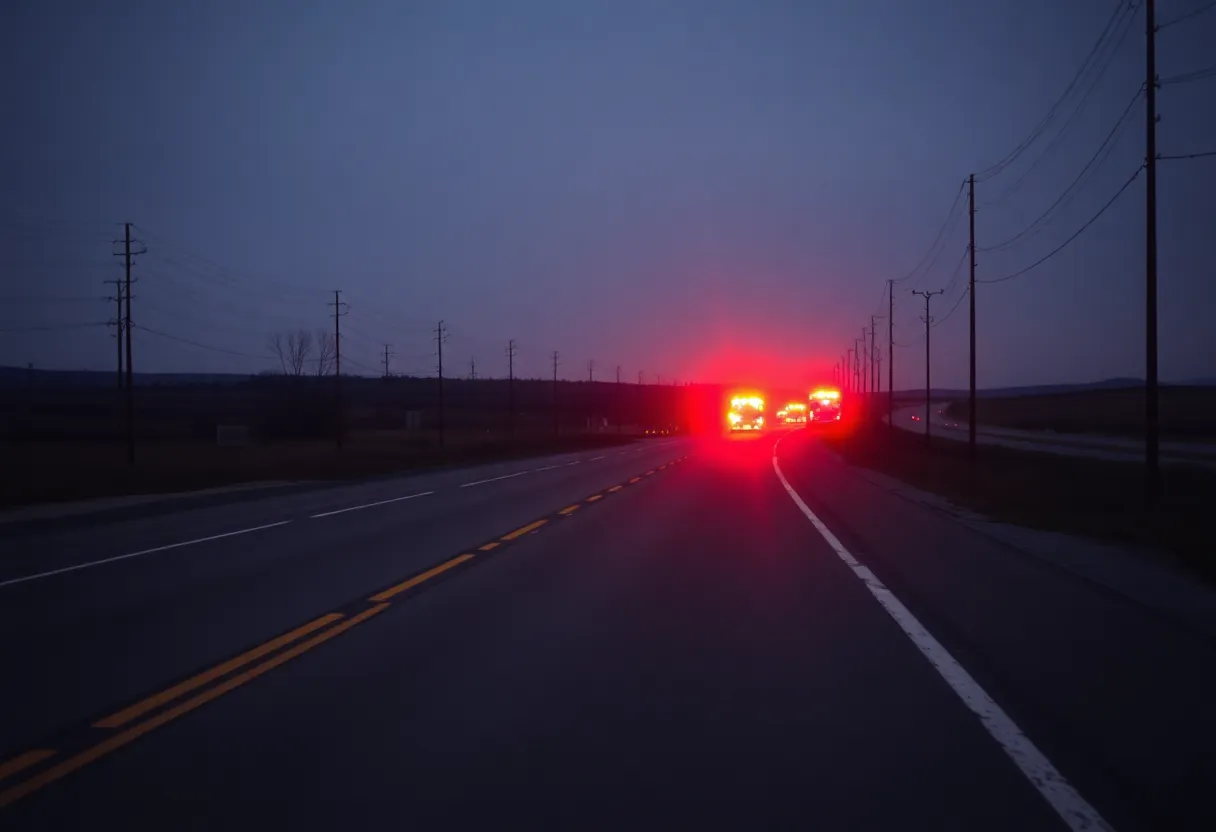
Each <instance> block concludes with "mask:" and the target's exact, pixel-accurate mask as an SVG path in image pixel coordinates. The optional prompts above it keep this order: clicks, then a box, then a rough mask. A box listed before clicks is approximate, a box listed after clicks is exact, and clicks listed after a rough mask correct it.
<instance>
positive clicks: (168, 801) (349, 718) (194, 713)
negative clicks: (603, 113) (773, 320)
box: [0, 430, 1216, 830]
mask: <svg viewBox="0 0 1216 832" xmlns="http://www.w3.org/2000/svg"><path fill="white" fill-rule="evenodd" d="M0 624H2V627H0V633H2V635H0V651H2V653H0V660H2V662H3V664H2V666H3V668H4V672H3V677H2V678H3V684H2V686H0V689H2V690H3V696H2V698H0V708H2V711H0V712H3V713H4V714H5V715H6V719H5V720H3V724H2V725H0V806H3V808H0V823H2V824H3V828H4V829H6V830H18V829H79V828H82V827H86V826H87V827H95V826H106V827H110V828H118V829H166V828H172V829H183V828H198V829H216V828H244V827H248V826H255V825H256V826H266V825H267V824H273V826H274V828H308V829H312V828H320V829H334V828H353V827H356V826H359V825H363V824H368V823H377V824H379V825H383V826H387V827H397V826H405V825H409V826H413V827H418V826H421V827H424V828H430V827H444V828H450V827H452V826H455V825H457V824H459V823H465V822H469V823H471V822H474V821H476V820H478V819H484V818H487V817H494V818H495V819H497V820H500V821H508V822H512V823H515V824H523V823H527V824H529V825H533V826H535V825H561V826H565V827H569V826H572V825H575V824H577V825H578V826H579V827H585V826H589V825H590V826H597V827H598V826H602V827H613V828H619V827H620V826H621V825H623V824H624V823H638V824H641V825H647V826H654V825H659V824H660V823H661V824H663V825H670V824H671V823H672V822H680V823H684V824H688V823H689V822H690V821H703V822H704V821H709V822H712V823H714V824H715V825H725V824H729V825H738V826H747V827H749V828H752V827H755V826H757V825H758V824H763V823H775V822H782V821H784V822H787V823H796V824H798V825H799V826H800V827H806V828H815V829H844V828H849V829H903V828H910V829H935V830H944V829H986V830H988V829H1002V830H1003V829H1010V830H1014V829H1016V830H1026V829H1033V830H1039V829H1043V830H1051V829H1070V828H1071V829H1084V828H1103V826H1104V825H1105V826H1108V827H1109V828H1114V829H1120V830H1129V829H1144V830H1160V829H1171V830H1180V829H1212V828H1216V805H1214V804H1213V803H1212V802H1211V801H1210V800H1209V799H1208V792H1209V789H1210V784H1211V783H1212V782H1213V778H1214V777H1216V762H1214V761H1216V756H1214V755H1213V754H1212V753H1211V748H1212V747H1213V740H1216V717H1214V715H1213V709H1212V708H1211V702H1212V701H1214V696H1216V644H1214V643H1213V641H1212V640H1211V638H1210V637H1208V636H1204V635H1201V634H1200V633H1198V632H1196V631H1192V630H1189V629H1187V628H1185V627H1182V626H1180V625H1178V624H1176V623H1173V622H1172V621H1171V620H1170V619H1169V618H1166V617H1163V616H1161V615H1159V614H1157V613H1156V612H1154V611H1152V610H1149V609H1147V608H1145V607H1141V606H1138V605H1137V604H1135V603H1133V602H1131V601H1129V600H1128V599H1126V598H1124V597H1122V596H1119V595H1116V594H1113V593H1111V592H1110V591H1108V590H1105V589H1102V588H1100V587H1098V586H1096V585H1094V584H1091V583H1088V582H1087V581H1085V580H1083V579H1080V578H1078V577H1076V576H1074V575H1072V574H1069V573H1065V572H1062V571H1060V570H1058V569H1056V568H1054V567H1052V566H1050V565H1048V564H1046V563H1044V562H1040V561H1037V560H1034V559H1031V558H1028V557H1027V556H1025V555H1023V554H1021V553H1018V552H1016V551H1014V550H1011V549H1008V548H1006V547H1004V546H1003V545H1002V544H999V543H997V542H996V541H994V540H992V539H991V538H988V537H985V536H983V535H981V534H978V533H976V532H975V531H973V530H971V529H968V528H966V527H963V526H960V525H958V524H956V523H955V522H954V521H953V520H951V519H950V518H949V517H947V516H946V515H944V514H940V513H937V512H934V511H931V510H928V509H926V508H924V507H922V506H919V505H914V504H912V503H909V502H907V501H905V500H902V499H900V498H898V497H897V496H895V495H892V494H890V493H888V492H886V491H883V490H881V489H880V488H878V487H877V486H875V485H874V484H872V483H871V482H870V481H868V480H865V479H863V478H861V477H859V476H857V474H856V472H854V471H852V470H851V469H849V468H847V467H846V466H844V465H843V463H840V462H838V461H836V459H835V458H834V457H832V456H830V455H828V454H827V453H826V452H825V451H824V450H823V449H822V448H821V447H820V445H819V444H818V441H817V440H816V438H815V436H814V435H813V433H812V432H810V431H805V430H804V431H798V432H794V433H783V434H765V435H760V436H747V437H738V438H736V439H732V440H726V439H722V440H717V439H715V440H708V439H707V440H698V441H691V440H676V441H667V442H662V443H653V444H647V445H643V446H641V447H637V448H634V447H630V448H627V449H625V450H624V451H620V450H614V451H609V452H600V453H584V454H575V455H568V456H564V457H558V458H553V459H548V460H543V461H540V462H531V463H519V462H516V463H510V464H500V465H497V466H487V467H484V468H481V469H471V470H466V471H447V472H442V473H436V474H427V475H419V476H414V477H406V478H401V479H397V480H384V481H379V482H376V483H371V484H366V485H360V486H349V487H343V488H331V489H326V490H324V491H317V492H308V493H303V494H294V495H289V496H283V497H273V498H263V499H250V500H249V501H246V502H242V503H237V504H228V505H223V506H213V507H210V508H205V509H197V510H193V511H187V512H182V513H180V514H173V515H166V516H160V517H155V518H149V519H146V520H140V521H123V522H118V523H114V524H111V525H107V526H102V527H93V528H89V529H76V530H63V531H60V532H55V533H46V534H39V535H37V536H29V535H27V536H23V537H21V538H15V539H12V540H8V541H4V542H3V543H2V544H0ZM491 813H493V814H491Z"/></svg>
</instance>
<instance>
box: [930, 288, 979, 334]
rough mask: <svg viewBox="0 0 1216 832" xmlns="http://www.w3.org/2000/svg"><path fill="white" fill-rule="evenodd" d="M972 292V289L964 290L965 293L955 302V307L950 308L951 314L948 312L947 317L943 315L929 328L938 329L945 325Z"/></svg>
mask: <svg viewBox="0 0 1216 832" xmlns="http://www.w3.org/2000/svg"><path fill="white" fill-rule="evenodd" d="M970 291H971V290H970V289H963V293H962V294H961V295H959V296H958V300H956V301H955V302H954V306H951V307H950V311H949V312H947V313H946V314H945V315H942V316H941V318H939V319H938V320H936V321H933V322H932V323H930V324H929V326H930V327H938V326H941V325H942V324H944V323H945V322H946V319H947V318H949V317H950V316H951V315H953V314H954V310H955V309H958V308H959V306H960V305H961V304H962V302H963V298H965V297H967V295H968V293H969V292H970Z"/></svg>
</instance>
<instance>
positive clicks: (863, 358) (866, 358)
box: [857, 326, 870, 396]
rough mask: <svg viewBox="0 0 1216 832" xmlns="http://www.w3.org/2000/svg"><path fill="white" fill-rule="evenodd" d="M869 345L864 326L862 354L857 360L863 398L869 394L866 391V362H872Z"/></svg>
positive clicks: (862, 331)
mask: <svg viewBox="0 0 1216 832" xmlns="http://www.w3.org/2000/svg"><path fill="white" fill-rule="evenodd" d="M868 343H869V342H868V341H866V328H865V327H864V326H863V327H862V328H861V352H859V353H858V356H859V358H858V360H857V363H858V364H859V365H860V366H859V367H858V371H859V372H860V374H861V393H862V395H863V396H864V395H865V394H866V393H867V392H868V391H867V390H866V375H867V373H866V362H868V361H869V360H870V356H869V352H870V351H869V349H868V348H867V346H868Z"/></svg>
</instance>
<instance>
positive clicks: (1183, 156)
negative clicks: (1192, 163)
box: [1157, 150, 1216, 161]
mask: <svg viewBox="0 0 1216 832" xmlns="http://www.w3.org/2000/svg"><path fill="white" fill-rule="evenodd" d="M1208 156H1216V150H1205V151H1203V152H1202V153H1183V154H1180V155H1177V156H1158V157H1157V158H1158V159H1159V160H1161V161H1172V160H1175V159H1206V158H1207V157H1208Z"/></svg>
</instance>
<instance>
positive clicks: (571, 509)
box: [558, 506, 578, 514]
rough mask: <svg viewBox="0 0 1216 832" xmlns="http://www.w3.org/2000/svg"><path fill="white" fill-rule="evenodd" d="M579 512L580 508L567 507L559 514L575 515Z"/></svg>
mask: <svg viewBox="0 0 1216 832" xmlns="http://www.w3.org/2000/svg"><path fill="white" fill-rule="evenodd" d="M577 510H578V506H566V507H565V508H564V509H562V510H561V511H559V512H558V514H573V513H574V512H575V511H577Z"/></svg>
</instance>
